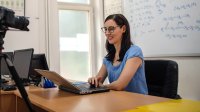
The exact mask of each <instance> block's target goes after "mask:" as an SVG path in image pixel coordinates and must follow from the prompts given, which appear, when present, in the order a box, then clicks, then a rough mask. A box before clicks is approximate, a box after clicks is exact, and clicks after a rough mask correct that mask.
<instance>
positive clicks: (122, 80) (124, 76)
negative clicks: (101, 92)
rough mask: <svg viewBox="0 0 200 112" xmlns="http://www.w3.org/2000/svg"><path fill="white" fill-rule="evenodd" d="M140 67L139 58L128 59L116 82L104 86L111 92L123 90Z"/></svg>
mask: <svg viewBox="0 0 200 112" xmlns="http://www.w3.org/2000/svg"><path fill="white" fill-rule="evenodd" d="M141 65H142V59H141V58H139V57H134V58H130V59H128V60H127V62H126V64H125V66H124V69H123V70H122V73H121V74H120V76H119V78H118V80H116V81H114V82H112V83H111V84H108V85H105V86H107V87H108V88H109V89H113V90H124V89H125V88H126V86H127V85H128V84H129V82H130V80H131V79H132V77H133V76H134V75H135V73H136V71H137V69H138V68H139V67H140V66H141Z"/></svg>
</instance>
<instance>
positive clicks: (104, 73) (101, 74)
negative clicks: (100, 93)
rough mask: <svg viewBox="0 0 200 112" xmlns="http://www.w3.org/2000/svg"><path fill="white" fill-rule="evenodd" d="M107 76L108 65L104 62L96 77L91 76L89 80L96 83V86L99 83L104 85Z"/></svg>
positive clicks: (93, 83)
mask: <svg viewBox="0 0 200 112" xmlns="http://www.w3.org/2000/svg"><path fill="white" fill-rule="evenodd" d="M106 77H107V70H106V66H105V65H104V64H102V66H101V68H100V70H99V72H98V74H97V75H96V76H95V77H91V78H89V79H88V82H89V83H90V84H92V85H95V86H96V87H98V86H99V85H102V84H103V82H104V80H105V79H106Z"/></svg>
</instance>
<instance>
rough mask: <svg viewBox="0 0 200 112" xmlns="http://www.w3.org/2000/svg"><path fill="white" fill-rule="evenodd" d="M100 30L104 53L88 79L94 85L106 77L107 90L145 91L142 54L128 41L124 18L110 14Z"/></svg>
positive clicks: (127, 29) (127, 30)
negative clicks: (104, 41)
mask: <svg viewBox="0 0 200 112" xmlns="http://www.w3.org/2000/svg"><path fill="white" fill-rule="evenodd" d="M101 29H102V31H103V32H104V33H105V35H106V38H107V40H106V50H107V55H106V56H105V58H104V59H103V64H102V66H101V69H100V70H99V72H98V74H97V75H96V76H95V77H91V78H89V79H88V82H89V83H90V84H91V85H95V87H98V86H103V85H102V84H103V82H104V80H105V79H106V77H107V76H108V79H109V82H110V84H107V85H104V86H106V87H108V88H109V89H112V90H125V91H129V92H136V93H141V94H148V90H147V85H146V78H145V72H144V58H143V54H142V51H141V49H140V48H139V47H138V46H136V45H133V44H132V42H131V37H130V27H129V23H128V21H127V19H126V18H125V17H124V16H123V15H122V14H113V15H109V16H108V17H107V18H106V19H105V21H104V27H102V28H101Z"/></svg>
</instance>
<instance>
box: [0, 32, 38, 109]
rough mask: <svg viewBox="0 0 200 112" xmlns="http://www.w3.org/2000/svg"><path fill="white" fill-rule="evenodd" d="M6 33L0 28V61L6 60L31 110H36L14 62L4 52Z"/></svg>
mask: <svg viewBox="0 0 200 112" xmlns="http://www.w3.org/2000/svg"><path fill="white" fill-rule="evenodd" d="M5 34H6V30H3V31H1V30H0V62H1V60H2V59H4V60H5V62H6V65H7V66H8V69H9V71H10V74H11V75H12V78H13V80H14V81H15V84H16V86H17V88H18V90H19V92H20V94H21V96H22V98H23V100H24V101H25V103H26V105H27V107H28V109H29V111H30V112H34V110H33V108H32V104H31V102H30V100H29V98H28V94H27V92H26V90H25V88H24V86H23V85H22V82H21V80H20V78H19V75H18V73H17V71H16V69H15V67H14V65H13V63H12V62H11V61H10V59H9V58H8V56H7V55H6V54H3V53H2V49H3V43H4V41H3V38H4V36H5Z"/></svg>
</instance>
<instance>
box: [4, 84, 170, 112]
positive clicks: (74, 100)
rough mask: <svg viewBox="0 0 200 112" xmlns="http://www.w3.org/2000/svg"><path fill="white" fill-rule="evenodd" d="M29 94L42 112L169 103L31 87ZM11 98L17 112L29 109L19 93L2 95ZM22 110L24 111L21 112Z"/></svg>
mask: <svg viewBox="0 0 200 112" xmlns="http://www.w3.org/2000/svg"><path fill="white" fill-rule="evenodd" d="M26 90H27V93H28V95H29V99H30V100H31V102H32V104H33V105H34V108H37V109H40V111H52V112H53V111H54V112H118V111H123V110H129V109H134V108H136V107H138V106H143V105H148V104H153V103H157V102H164V101H168V100H169V99H167V98H161V97H156V96H149V95H142V94H136V93H130V92H125V91H110V92H105V93H96V94H89V95H77V94H73V93H68V92H64V91H62V90H58V89H57V88H50V89H43V88H37V87H27V88H26ZM7 94H10V95H13V94H14V95H15V96H16V104H18V105H17V106H16V108H17V109H16V112H19V111H20V112H23V111H24V110H25V109H24V108H25V105H24V104H22V103H19V102H21V101H22V100H21V97H20V93H19V92H18V91H13V92H4V91H1V96H2V95H7ZM20 100H21V101H20ZM1 102H3V101H1ZM1 104H2V103H1ZM19 104H20V105H19ZM13 105H15V104H13ZM23 106H24V107H23ZM2 108H3V107H2ZM19 108H23V109H22V110H19Z"/></svg>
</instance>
